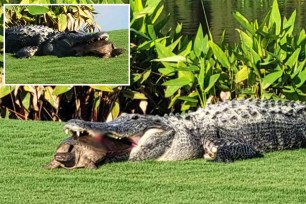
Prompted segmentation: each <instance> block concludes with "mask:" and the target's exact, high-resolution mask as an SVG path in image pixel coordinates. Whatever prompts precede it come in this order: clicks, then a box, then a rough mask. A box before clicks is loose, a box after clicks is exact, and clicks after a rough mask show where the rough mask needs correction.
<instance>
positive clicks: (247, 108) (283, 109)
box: [65, 99, 306, 162]
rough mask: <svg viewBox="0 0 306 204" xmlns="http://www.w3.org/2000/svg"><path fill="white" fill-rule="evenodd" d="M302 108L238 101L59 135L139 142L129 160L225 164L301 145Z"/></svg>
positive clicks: (78, 124)
mask: <svg viewBox="0 0 306 204" xmlns="http://www.w3.org/2000/svg"><path fill="white" fill-rule="evenodd" d="M305 119H306V105H305V104H298V103H293V102H288V101H261V100H252V99H249V100H242V101H229V102H225V103H218V104H215V105H209V106H208V107H207V108H204V109H202V108H201V109H198V110H197V111H196V112H193V113H189V114H186V115H183V116H173V115H170V116H164V117H161V116H151V115H138V114H122V115H121V116H120V117H118V118H117V119H115V120H114V121H111V122H106V123H92V122H85V121H81V120H70V121H68V122H67V123H66V125H65V129H67V130H69V131H71V132H72V133H73V134H74V135H76V136H77V137H82V135H83V134H84V133H85V134H90V135H92V136H95V135H97V134H98V135H107V136H108V137H113V138H116V139H122V138H129V137H131V136H135V135H137V136H139V142H138V145H137V146H136V147H134V148H133V149H132V151H131V152H130V155H129V160H132V161H134V160H147V159H156V160H161V161H176V160H187V159H194V158H200V157H204V158H206V159H208V160H213V161H219V162H230V161H235V160H238V159H247V158H254V157H261V156H262V153H265V152H271V151H278V150H285V149H297V148H302V147H305V144H306V120H305Z"/></svg>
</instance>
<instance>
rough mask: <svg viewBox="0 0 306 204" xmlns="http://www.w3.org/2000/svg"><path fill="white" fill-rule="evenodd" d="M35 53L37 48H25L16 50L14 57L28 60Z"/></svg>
mask: <svg viewBox="0 0 306 204" xmlns="http://www.w3.org/2000/svg"><path fill="white" fill-rule="evenodd" d="M37 51H38V46H27V47H24V48H21V49H20V50H18V52H16V54H15V56H16V57H18V58H30V57H32V56H34V55H35V53H36V52H37Z"/></svg>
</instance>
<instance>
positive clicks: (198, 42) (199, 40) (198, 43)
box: [193, 24, 204, 58]
mask: <svg viewBox="0 0 306 204" xmlns="http://www.w3.org/2000/svg"><path fill="white" fill-rule="evenodd" d="M203 47H204V37H203V29H202V25H201V24H200V25H199V28H198V31H197V34H196V36H195V39H194V45H193V51H194V53H195V54H196V56H197V57H198V58H199V57H200V56H201V53H202V51H203Z"/></svg>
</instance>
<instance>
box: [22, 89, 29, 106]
mask: <svg viewBox="0 0 306 204" xmlns="http://www.w3.org/2000/svg"><path fill="white" fill-rule="evenodd" d="M22 95H23V96H22V105H23V107H24V108H25V109H26V110H29V108H30V105H31V101H30V100H31V94H30V93H29V92H24V94H22Z"/></svg>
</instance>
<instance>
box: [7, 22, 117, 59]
mask: <svg viewBox="0 0 306 204" xmlns="http://www.w3.org/2000/svg"><path fill="white" fill-rule="evenodd" d="M107 40H108V34H107V33H104V32H97V33H84V32H77V31H68V32H57V31H54V30H53V29H51V28H48V27H46V26H39V25H25V26H14V27H10V28H8V29H6V30H5V50H6V52H10V53H15V54H16V55H15V56H16V57H18V58H24V57H26V58H29V57H32V56H33V55H55V56H58V57H65V56H79V55H80V53H76V50H75V49H74V48H75V47H83V48H84V49H83V52H82V55H86V54H89V53H90V51H87V50H86V46H84V45H87V44H91V45H92V46H94V45H95V44H97V45H98V47H100V49H102V47H103V46H102V44H103V43H106V42H107ZM101 42H103V43H101ZM106 44H107V43H106ZM107 49H108V50H109V48H107ZM111 56H112V55H111Z"/></svg>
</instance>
